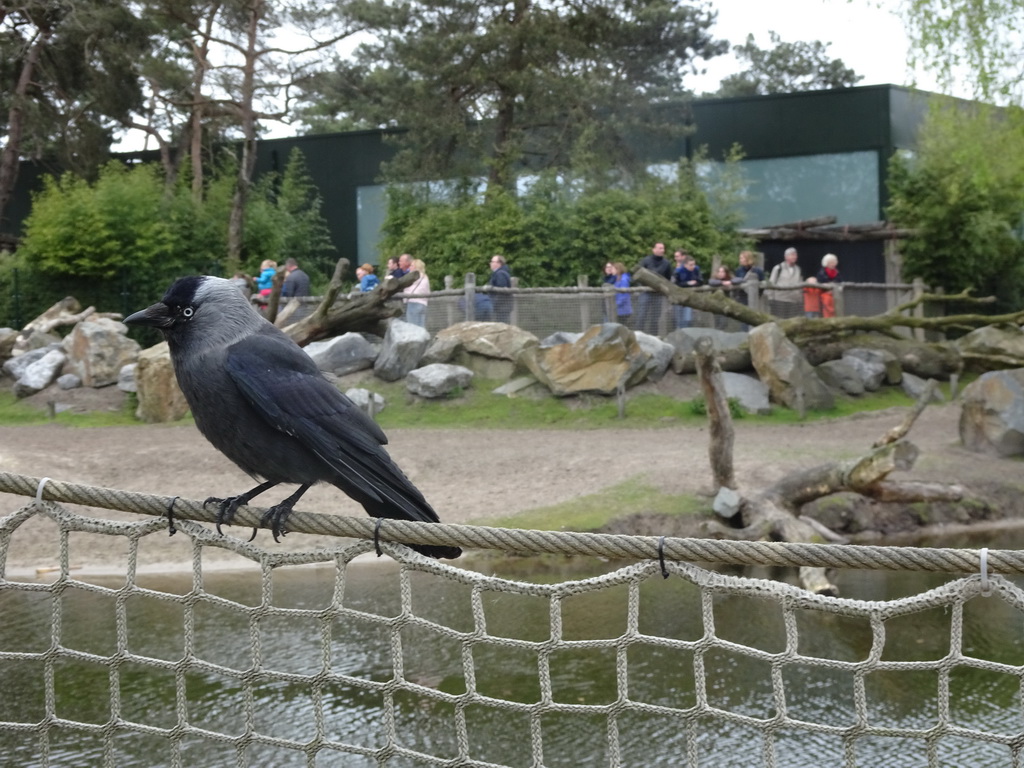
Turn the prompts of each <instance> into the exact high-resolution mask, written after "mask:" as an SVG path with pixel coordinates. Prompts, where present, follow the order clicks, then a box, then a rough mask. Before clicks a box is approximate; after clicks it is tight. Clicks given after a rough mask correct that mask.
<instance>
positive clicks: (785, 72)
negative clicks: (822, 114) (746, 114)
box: [714, 32, 864, 97]
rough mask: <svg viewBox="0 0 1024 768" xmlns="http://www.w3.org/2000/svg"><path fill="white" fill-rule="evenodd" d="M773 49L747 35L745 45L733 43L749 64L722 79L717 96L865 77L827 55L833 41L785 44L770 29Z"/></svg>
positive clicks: (834, 84) (846, 83)
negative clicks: (763, 45)
mask: <svg viewBox="0 0 1024 768" xmlns="http://www.w3.org/2000/svg"><path fill="white" fill-rule="evenodd" d="M768 34H769V35H770V37H771V42H772V46H773V47H772V48H769V49H765V48H761V47H760V46H758V45H757V43H756V42H755V40H754V36H753V35H747V41H746V42H745V43H744V44H743V45H734V46H733V51H734V52H735V53H736V56H737V58H739V59H741V60H743V61H746V62H747V64H748V65H749V66H748V68H747V69H746V70H744V71H743V72H739V73H737V74H735V75H730V76H729V77H727V78H725V79H724V80H722V83H721V85H720V87H719V89H718V92H717V93H715V94H714V95H715V96H722V97H725V96H763V95H765V94H769V93H792V92H794V91H810V90H816V89H828V88H849V87H850V86H853V85H856V84H857V83H858V82H860V81H861V80H863V79H864V78H863V76H862V75H858V74H857V73H856V72H854V71H853V70H852V69H851V68H849V67H847V66H846V65H845V64H844V63H843V62H842V60H841V59H832V58H830V57H829V55H828V49H829V46H830V45H831V43H822V42H820V41H817V40H815V41H814V42H795V43H786V42H783V40H782V38H781V37H780V36H779V34H778V33H777V32H769V33H768Z"/></svg>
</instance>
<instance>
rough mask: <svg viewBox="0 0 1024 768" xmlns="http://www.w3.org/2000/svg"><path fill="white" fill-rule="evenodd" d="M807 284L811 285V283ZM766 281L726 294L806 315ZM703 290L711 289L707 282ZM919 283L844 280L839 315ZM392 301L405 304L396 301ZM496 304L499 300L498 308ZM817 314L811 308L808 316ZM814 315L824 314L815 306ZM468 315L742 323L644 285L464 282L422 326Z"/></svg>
mask: <svg viewBox="0 0 1024 768" xmlns="http://www.w3.org/2000/svg"><path fill="white" fill-rule="evenodd" d="M808 287H811V286H808ZM763 288H764V285H762V286H756V287H754V290H748V289H747V288H744V289H742V290H734V291H732V292H731V294H730V298H735V299H738V300H741V301H742V302H743V303H745V304H748V306H751V307H753V308H755V309H757V310H759V311H761V312H765V313H768V314H772V315H774V316H776V317H778V318H779V319H786V318H789V317H797V316H803V315H805V304H804V301H803V296H802V290H803V289H802V288H797V289H795V290H793V291H792V293H795V294H797V296H798V299H799V300H797V301H774V300H770V299H769V298H768V295H767V294H766V293H765V291H764V290H762V289H763ZM694 290H697V291H701V292H708V291H712V290H716V289H714V288H712V287H708V286H704V287H701V288H697V289H694ZM922 291H923V286H921V285H913V284H904V283H894V284H886V283H844V284H841V285H839V286H835V287H834V289H833V293H834V295H835V297H836V298H835V301H834V306H835V313H836V316H843V315H854V316H859V317H872V316H875V315H879V314H883V313H885V312H888V311H891V310H892V309H893V308H895V307H897V306H899V305H901V304H904V303H906V302H908V301H910V300H912V299H913V298H914V297H915V296H917V295H920V293H921V292H922ZM621 295H625V296H628V297H629V299H630V300H629V303H628V305H627V307H628V310H629V312H628V314H621V313H620V311H621V309H622V305H621V304H618V305H617V303H616V297H617V296H621ZM395 301H396V302H399V301H402V299H400V298H396V299H395ZM497 301H503V302H504V303H503V304H501V305H498V304H497ZM812 314H814V313H812ZM815 316H819V317H820V316H821V313H820V310H819V311H818V312H817V313H816V315H815ZM466 320H483V321H495V320H497V321H500V322H507V323H510V324H512V325H515V326H517V327H519V328H522V329H523V330H526V331H529V332H530V333H532V334H534V335H535V336H537V337H538V338H541V339H544V338H546V337H548V336H550V335H551V334H553V333H556V332H558V331H565V332H576V333H580V332H583V331H585V330H586V329H587V328H589V327H590V326H592V325H594V324H596V323H603V322H621V323H623V324H625V325H628V326H629V327H630V328H633V329H634V330H642V331H644V332H646V333H651V334H653V335H657V336H664V335H666V334H667V333H669V332H671V331H673V330H675V329H677V328H682V327H700V328H717V329H719V330H723V331H730V332H734V331H743V330H746V328H745V327H744V325H743V324H742V323H741V322H740V321H738V320H735V319H733V318H728V317H725V316H722V315H714V314H711V313H709V312H703V311H700V310H697V309H690V308H686V307H681V306H677V305H673V304H671V303H670V302H669V301H667V300H666V299H665V298H664V297H663V296H661V295H660V294H657V293H655V292H653V291H651V290H649V289H647V288H629V289H617V290H613V289H610V288H570V287H565V288H513V289H488V288H480V287H476V286H467V288H465V289H460V290H451V289H449V290H445V291H435V292H433V293H431V294H429V296H428V303H427V314H426V328H427V330H428V331H430V332H431V334H435V333H437V332H438V331H440V330H442V329H444V328H447V327H450V326H452V325H454V324H455V323H459V322H463V321H466Z"/></svg>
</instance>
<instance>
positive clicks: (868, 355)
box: [843, 347, 903, 384]
mask: <svg viewBox="0 0 1024 768" xmlns="http://www.w3.org/2000/svg"><path fill="white" fill-rule="evenodd" d="M848 357H855V358H857V359H858V360H863V361H864V362H866V363H878V364H880V365H882V366H884V367H885V383H886V384H899V383H900V380H901V379H902V378H903V366H902V365H900V361H899V358H897V357H896V355H894V354H893V353H892V352H890V351H889V350H888V349H869V348H867V347H855V348H853V349H848V350H846V351H845V352H843V359H844V360H845V359H846V358H848Z"/></svg>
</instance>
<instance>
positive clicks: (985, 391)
mask: <svg viewBox="0 0 1024 768" xmlns="http://www.w3.org/2000/svg"><path fill="white" fill-rule="evenodd" d="M960 439H961V440H962V441H963V444H964V447H965V448H967V449H968V450H971V451H976V452H978V453H988V454H994V455H996V456H1020V455H1024V368H1016V369H1014V370H1009V371H990V372H988V373H985V374H982V375H981V376H980V377H979V378H978V379H977V380H975V381H972V382H971V383H970V384H968V385H967V387H966V388H965V389H964V392H963V409H962V410H961V412H960Z"/></svg>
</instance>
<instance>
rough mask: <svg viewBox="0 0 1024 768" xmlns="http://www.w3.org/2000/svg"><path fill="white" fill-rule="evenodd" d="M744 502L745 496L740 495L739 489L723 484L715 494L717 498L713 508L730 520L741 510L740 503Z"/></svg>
mask: <svg viewBox="0 0 1024 768" xmlns="http://www.w3.org/2000/svg"><path fill="white" fill-rule="evenodd" d="M742 503H743V497H742V496H740V494H739V492H738V491H734V490H733V489H732V488H726V487H725V486H724V485H723V486H722V487H721V488H719V489H718V493H717V494H716V495H715V500H714V502H712V504H711V508H712V509H713V510H715V514H716V515H718V516H719V517H721V518H724V519H726V520H728V519H730V518H731V517H734V516H735V515H736V513H737V512H739V511H740V505H741V504H742Z"/></svg>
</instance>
